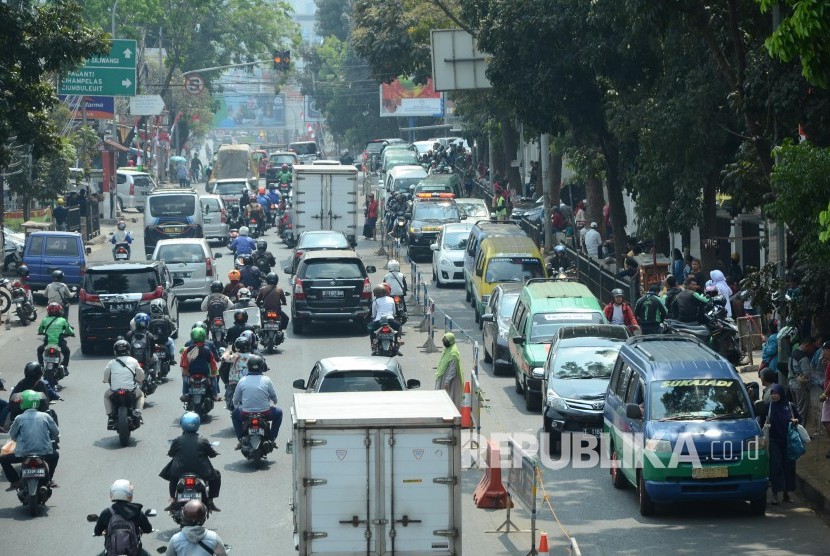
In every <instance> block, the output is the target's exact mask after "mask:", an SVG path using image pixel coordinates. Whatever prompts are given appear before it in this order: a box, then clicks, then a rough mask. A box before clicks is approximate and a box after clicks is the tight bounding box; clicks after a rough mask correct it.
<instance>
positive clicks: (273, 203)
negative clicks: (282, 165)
mask: <svg viewBox="0 0 830 556" xmlns="http://www.w3.org/2000/svg"><path fill="white" fill-rule="evenodd" d="M266 196H267V197H268V204H269V208H270V211H271V221H270V222H269V223H270V224H271V226H272V227H273V226H276V225H277V213H278V212H279V208H280V193H279V191H277V184H275V183H269V184H268V193H267V194H266Z"/></svg>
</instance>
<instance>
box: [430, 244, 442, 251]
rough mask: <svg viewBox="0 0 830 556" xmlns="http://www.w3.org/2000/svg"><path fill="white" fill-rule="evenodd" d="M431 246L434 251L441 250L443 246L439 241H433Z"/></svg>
mask: <svg viewBox="0 0 830 556" xmlns="http://www.w3.org/2000/svg"><path fill="white" fill-rule="evenodd" d="M429 248H430V249H432V250H433V251H440V250H441V247H440V246H439V245H438V244H437V243H431V244H430V245H429Z"/></svg>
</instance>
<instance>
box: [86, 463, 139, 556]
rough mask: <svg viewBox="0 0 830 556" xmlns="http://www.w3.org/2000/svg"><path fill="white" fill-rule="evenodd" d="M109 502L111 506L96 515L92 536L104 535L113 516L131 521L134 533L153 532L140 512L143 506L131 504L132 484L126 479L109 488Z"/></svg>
mask: <svg viewBox="0 0 830 556" xmlns="http://www.w3.org/2000/svg"><path fill="white" fill-rule="evenodd" d="M110 501H111V502H112V505H111V506H110V507H108V508H106V509H104V511H102V512H101V513H100V514H99V515H98V521H96V522H95V529H94V531H93V535H95V536H96V537H98V536H101V535H103V534H104V533H106V532H107V528H108V527H109V524H110V519H112V516H114V515H115V514H118V515H120V516H121V517H123V518H124V519H126V520H127V521H132V522H133V526H134V527H135V531H136V533H138V532H139V531H140V532H142V533H144V534H150V533H152V532H153V526H152V525H151V524H150V520H149V519H147V516H146V515H144V512H142V511H141V510H142V508H143V506H142V505H141V504H136V503H133V484H132V483H131V482H130V481H128V480H127V479H118V480H117V481H115V482H114V483H112V486H110ZM139 545H140V541H139Z"/></svg>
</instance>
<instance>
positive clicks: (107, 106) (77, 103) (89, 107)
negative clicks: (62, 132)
mask: <svg viewBox="0 0 830 556" xmlns="http://www.w3.org/2000/svg"><path fill="white" fill-rule="evenodd" d="M58 99H60V101H61V102H66V103H68V104H69V109H70V110H72V111H73V112H74V115H73V117H74V118H75V119H76V120H80V119H83V117H84V115H83V109H82V104H81V101H86V119H87V120H111V119H112V118H113V114H114V113H115V101H114V100H113V98H112V97H96V96H74V95H72V96H69V95H58Z"/></svg>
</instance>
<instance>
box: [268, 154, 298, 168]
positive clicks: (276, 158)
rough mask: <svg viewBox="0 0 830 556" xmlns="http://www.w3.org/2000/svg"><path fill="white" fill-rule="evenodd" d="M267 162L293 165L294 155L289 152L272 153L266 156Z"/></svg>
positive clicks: (276, 164)
mask: <svg viewBox="0 0 830 556" xmlns="http://www.w3.org/2000/svg"><path fill="white" fill-rule="evenodd" d="M268 162H269V163H270V164H271V166H282V165H283V164H288V165H289V166H293V164H294V157H293V156H291V155H290V154H272V155H271V156H270V157H268Z"/></svg>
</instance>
